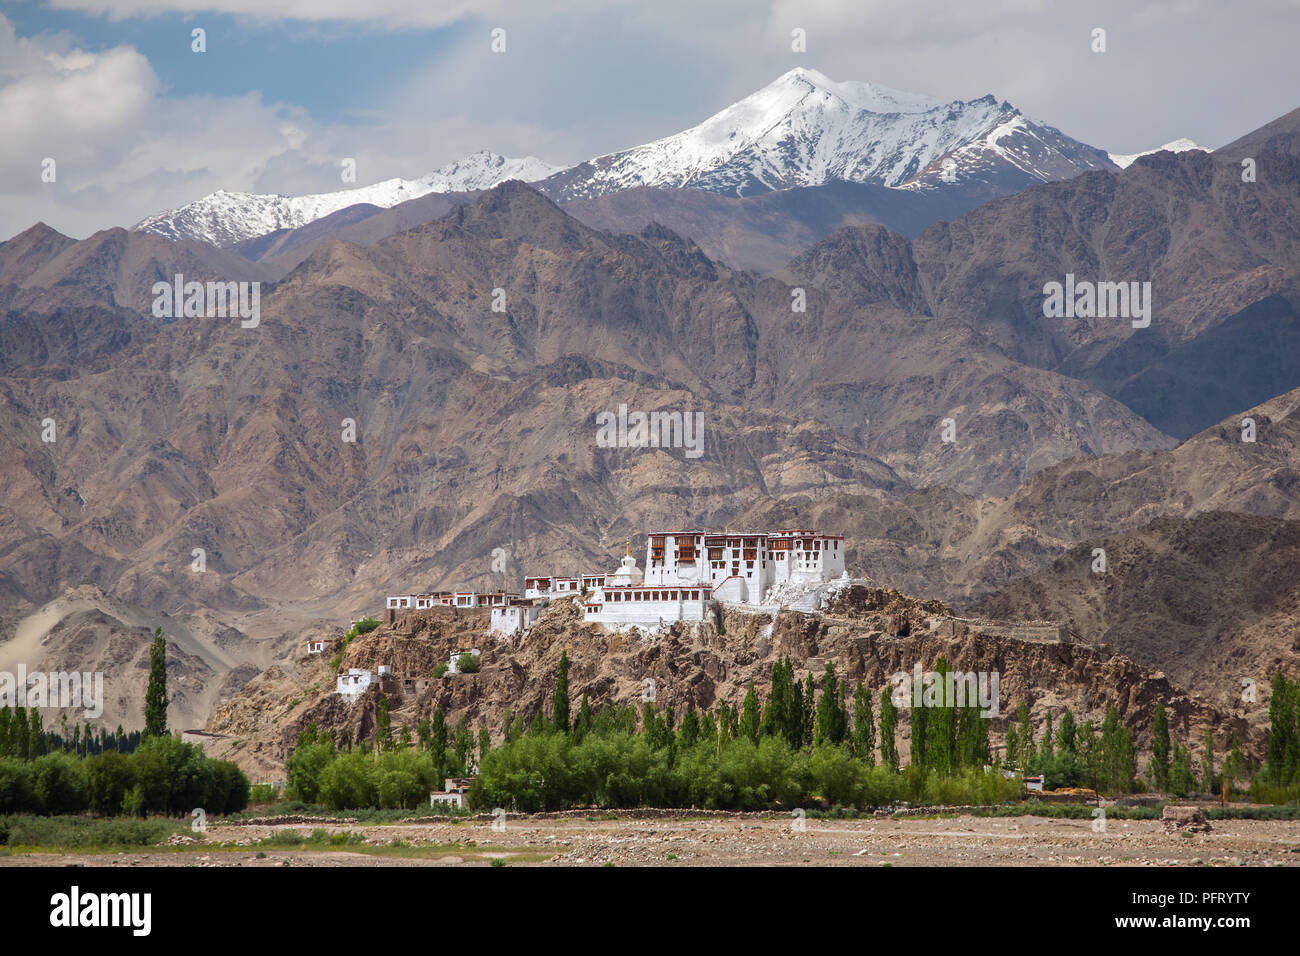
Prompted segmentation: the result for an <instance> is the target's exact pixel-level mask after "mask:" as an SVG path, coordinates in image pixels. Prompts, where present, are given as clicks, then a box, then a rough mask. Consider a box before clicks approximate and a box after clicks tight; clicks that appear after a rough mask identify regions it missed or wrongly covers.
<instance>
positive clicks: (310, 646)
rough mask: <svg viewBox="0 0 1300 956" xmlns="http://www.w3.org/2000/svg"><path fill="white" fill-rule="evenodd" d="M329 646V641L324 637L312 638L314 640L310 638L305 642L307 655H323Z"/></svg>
mask: <svg viewBox="0 0 1300 956" xmlns="http://www.w3.org/2000/svg"><path fill="white" fill-rule="evenodd" d="M329 644H330V642H329V639H328V638H324V637H314V638H312V639H311V640H310V641H308V642H307V653H308V654H324V653H325V648H327V647H328V646H329Z"/></svg>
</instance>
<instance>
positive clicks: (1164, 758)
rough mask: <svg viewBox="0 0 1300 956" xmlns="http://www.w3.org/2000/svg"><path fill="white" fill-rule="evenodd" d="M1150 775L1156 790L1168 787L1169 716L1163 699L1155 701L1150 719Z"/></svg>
mask: <svg viewBox="0 0 1300 956" xmlns="http://www.w3.org/2000/svg"><path fill="white" fill-rule="evenodd" d="M1151 776H1152V778H1153V779H1154V781H1155V785H1156V789H1157V790H1161V791H1164V790H1168V789H1169V717H1168V715H1167V714H1166V713H1165V705H1164V702H1163V701H1156V712H1155V716H1154V717H1153V718H1152V720H1151Z"/></svg>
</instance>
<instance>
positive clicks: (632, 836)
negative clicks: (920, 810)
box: [0, 814, 1300, 867]
mask: <svg viewBox="0 0 1300 956" xmlns="http://www.w3.org/2000/svg"><path fill="white" fill-rule="evenodd" d="M796 826H797V821H794V820H792V819H789V818H785V817H779V816H764V815H748V814H727V815H710V816H695V817H680V818H656V819H627V818H622V819H610V818H609V817H580V816H567V815H559V816H539V817H517V818H516V817H510V818H508V819H507V820H506V824H505V829H503V830H494V829H493V828H492V821H491V820H488V819H482V820H477V819H476V820H466V821H461V822H456V823H453V822H426V821H419V822H414V823H407V824H385V825H364V824H354V823H346V822H343V823H341V822H338V821H332V822H316V823H294V824H279V825H272V824H254V825H242V826H230V825H224V824H223V825H216V826H210V827H209V830H208V833H207V843H208V844H220V843H223V842H230V843H237V844H243V845H242V846H226V847H223V848H216V847H211V846H203V845H200V844H194V845H190V846H187V847H184V848H182V849H180V850H179V851H178V850H164V849H162V848H159V849H158V850H154V851H149V852H131V853H118V854H111V855H104V854H85V853H36V854H22V855H18V856H11V857H0V865H7V866H14V865H18V866H66V865H70V864H77V863H87V864H92V865H98V866H104V865H107V866H195V865H198V866H218V867H225V866H428V865H436V866H452V865H489V864H491V863H492V861H493V860H496V859H500V860H502V861H503V862H504V863H506V864H507V865H511V866H513V865H536V866H547V865H550V866H603V865H615V866H803V865H816V866H1016V865H1026V864H1027V865H1040V866H1142V867H1148V866H1162V867H1163V866H1215V867H1228V866H1300V822H1294V821H1291V822H1281V821H1260V820H1223V821H1213V823H1212V829H1211V830H1210V831H1209V832H1205V833H1196V832H1190V833H1189V832H1184V831H1178V832H1173V833H1170V832H1166V828H1165V827H1164V825H1163V824H1162V823H1161V821H1159V820H1109V821H1107V824H1106V831H1105V832H1096V831H1094V830H1093V821H1091V820H1054V819H1046V818H1040V817H1003V818H996V819H993V818H984V817H974V816H957V817H952V818H919V819H917V818H885V819H862V820H833V821H832V820H813V819H809V820H805V821H803V829H802V830H798V829H796ZM316 827H325V828H326V829H328V830H330V832H332V833H339V832H345V833H360V834H362V835H363V836H364V837H365V839H366V841H367V842H366V843H365V844H362V845H360V846H358V847H356V848H350V847H349V848H335V847H330V848H322V849H319V850H305V851H303V850H285V849H265V850H260V849H258V848H257V847H254V846H253V845H252V844H253V843H254V842H255V841H257V840H261V839H263V838H264V837H267V836H269V835H271V834H272V833H274V832H276V831H283V830H297V831H298V832H301V833H302V834H304V835H306V834H308V833H310V832H311V831H312V830H313V829H314V828H316ZM393 841H401V844H402V845H398V846H393V845H392V844H393Z"/></svg>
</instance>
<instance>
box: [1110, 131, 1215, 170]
mask: <svg viewBox="0 0 1300 956" xmlns="http://www.w3.org/2000/svg"><path fill="white" fill-rule="evenodd" d="M1166 149H1167V150H1169V152H1171V153H1185V152H1187V151H1188V150H1190V149H1199V150H1203V151H1204V152H1207V153H1209V152H1212V150H1211V149H1210V148H1209V147H1207V146H1201V145H1199V144H1197V143H1194V142H1193V141H1192V140H1190V139H1187V138H1186V137H1181V138H1179V139H1175V140H1173V141H1171V142H1168V143H1165V145H1163V146H1157V147H1156V148H1155V149H1144V150H1143V151H1142V152H1140V153H1110V154H1108V155H1109V156H1110V161H1111V162H1112V163H1114V164H1115V165H1116V166H1118V167H1119V168H1120V169H1128V167H1130V166H1132V165H1133V162H1134V160H1136V159H1137V158H1138V157H1140V156H1150V155H1151V154H1152V153H1158V152H1160V151H1161V150H1166Z"/></svg>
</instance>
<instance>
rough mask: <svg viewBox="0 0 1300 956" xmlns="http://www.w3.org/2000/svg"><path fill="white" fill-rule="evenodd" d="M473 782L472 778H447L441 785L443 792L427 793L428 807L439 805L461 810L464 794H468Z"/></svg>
mask: <svg viewBox="0 0 1300 956" xmlns="http://www.w3.org/2000/svg"><path fill="white" fill-rule="evenodd" d="M473 782H474V778H473V777H448V778H447V779H446V781H444V783H443V786H444V787H446V789H445V790H433V791H431V792H430V793H429V806H431V807H436V806H437V805H438V804H440V803H441V804H445V805H447V806H450V807H456V808H457V809H461V810H463V809H464V808H465V794H467V793H469V788H470V785H471V784H472V783H473Z"/></svg>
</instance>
